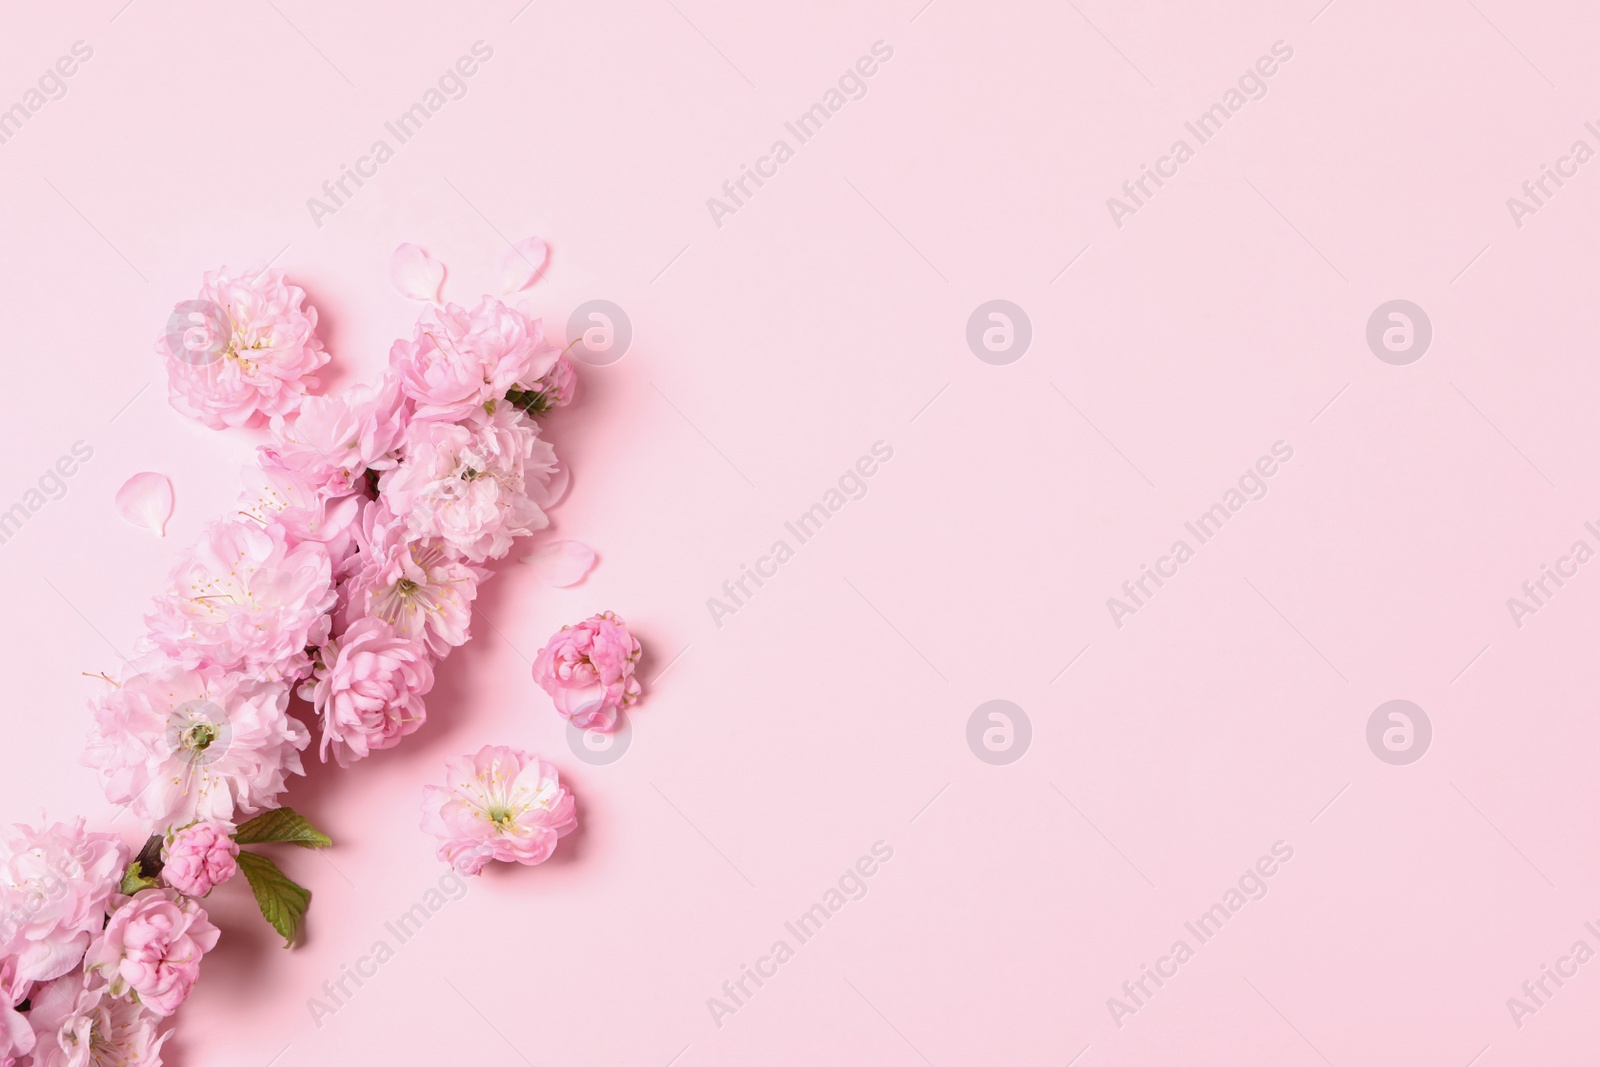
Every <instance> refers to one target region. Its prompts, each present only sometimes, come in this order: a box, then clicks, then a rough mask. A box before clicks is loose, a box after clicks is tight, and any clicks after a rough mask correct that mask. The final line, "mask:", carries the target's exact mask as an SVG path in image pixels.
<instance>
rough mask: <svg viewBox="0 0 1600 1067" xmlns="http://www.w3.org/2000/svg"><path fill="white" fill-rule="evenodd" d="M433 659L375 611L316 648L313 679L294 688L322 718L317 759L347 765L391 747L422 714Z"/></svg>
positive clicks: (419, 722) (411, 729) (413, 729)
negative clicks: (331, 759)
mask: <svg viewBox="0 0 1600 1067" xmlns="http://www.w3.org/2000/svg"><path fill="white" fill-rule="evenodd" d="M432 688H433V660H432V658H431V657H430V656H429V655H428V649H427V646H426V645H424V644H423V643H422V642H421V641H419V640H415V639H413V638H410V637H404V636H402V635H400V634H398V633H396V632H395V629H394V627H392V626H390V625H389V624H388V623H387V622H384V621H383V620H382V619H380V618H377V617H375V616H368V617H367V618H364V619H361V620H360V621H358V622H357V623H356V624H355V625H354V626H351V627H350V628H349V629H348V630H346V631H345V632H344V633H342V634H340V635H339V637H338V638H337V639H336V640H334V641H333V642H331V643H330V644H328V645H326V646H324V647H323V649H322V651H321V662H320V663H319V664H318V666H317V671H316V680H315V681H308V682H306V683H305V684H304V685H302V686H301V687H300V696H301V697H302V698H304V699H306V700H309V701H311V703H312V705H313V706H314V707H315V708H316V709H317V713H318V714H319V715H320V716H321V717H322V758H323V760H324V761H326V760H327V758H328V753H329V751H330V750H331V751H332V752H333V755H334V758H335V759H337V760H338V761H339V766H341V767H348V766H349V765H350V764H351V763H354V762H355V761H356V760H358V759H365V758H366V757H367V756H368V755H369V754H370V753H372V752H376V751H378V750H379V749H385V748H393V747H394V746H395V745H397V744H399V743H400V739H401V738H402V737H405V736H407V735H408V734H411V733H415V732H416V730H417V728H418V727H419V726H421V725H422V723H423V720H424V719H425V718H426V717H427V708H426V706H425V705H424V703H423V699H422V698H423V697H425V696H427V695H428V691H429V690H431V689H432Z"/></svg>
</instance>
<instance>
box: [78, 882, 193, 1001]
mask: <svg viewBox="0 0 1600 1067" xmlns="http://www.w3.org/2000/svg"><path fill="white" fill-rule="evenodd" d="M220 934H221V932H220V931H219V930H218V929H217V928H216V927H215V926H212V925H211V922H210V920H208V919H207V918H206V913H205V909H204V908H202V907H200V905H199V904H198V903H196V902H195V901H193V900H191V899H189V898H188V897H185V896H182V895H180V894H179V893H178V891H177V890H176V889H156V888H151V889H141V890H139V892H137V893H135V894H134V895H133V896H131V897H128V898H126V899H125V902H124V903H123V904H122V905H121V906H120V907H118V908H117V910H116V911H114V912H112V913H111V921H110V922H108V923H106V928H105V931H104V932H103V933H102V934H101V935H100V936H99V937H98V938H96V939H95V941H94V943H93V944H92V945H90V946H89V951H88V953H87V954H85V956H84V959H83V966H84V970H85V971H87V972H88V973H89V976H90V977H91V979H94V978H104V979H105V981H106V983H107V985H106V988H107V990H108V991H109V992H110V993H111V995H112V996H114V997H131V998H134V999H136V1000H137V1001H138V1003H140V1004H142V1005H143V1006H144V1007H145V1008H147V1009H149V1010H150V1011H152V1012H154V1013H155V1014H157V1015H161V1016H167V1015H171V1014H172V1013H173V1012H175V1011H177V1010H178V1006H179V1005H180V1004H182V1003H183V1002H184V1001H185V1000H186V999H188V996H189V991H190V990H191V989H193V988H194V983H195V980H196V979H197V978H199V977H200V958H201V957H202V956H204V955H205V954H206V953H207V952H210V951H211V950H212V949H213V948H215V947H216V946H217V938H218V937H219V936H220Z"/></svg>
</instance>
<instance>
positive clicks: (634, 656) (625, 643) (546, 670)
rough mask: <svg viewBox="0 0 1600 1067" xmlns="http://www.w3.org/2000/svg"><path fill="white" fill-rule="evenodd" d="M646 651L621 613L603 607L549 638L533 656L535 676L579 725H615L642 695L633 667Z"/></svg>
mask: <svg viewBox="0 0 1600 1067" xmlns="http://www.w3.org/2000/svg"><path fill="white" fill-rule="evenodd" d="M641 651H642V650H641V649H640V647H639V642H638V640H637V639H636V638H635V637H634V636H633V635H632V634H631V633H629V632H628V624H627V623H626V622H624V621H623V619H622V617H621V616H620V615H617V614H615V613H614V612H610V611H604V612H601V613H600V614H599V615H594V616H591V617H590V618H587V619H585V620H584V621H583V622H580V623H578V625H576V626H563V627H562V628H561V630H560V631H559V632H558V633H556V635H555V636H554V637H552V638H550V641H549V642H548V643H547V644H546V645H545V646H544V648H542V649H540V650H539V654H538V655H537V656H535V657H533V680H534V681H536V682H538V683H539V685H540V687H542V688H543V689H544V691H545V692H546V693H549V694H550V699H551V700H552V701H553V702H554V703H555V706H556V710H557V711H559V712H560V713H561V715H562V717H563V718H566V719H570V720H571V721H572V724H573V725H574V726H577V727H579V728H580V729H584V730H610V729H612V728H613V727H615V726H616V724H617V712H618V710H619V709H621V708H624V707H629V706H632V705H633V704H634V703H635V702H636V701H637V700H638V699H639V691H640V690H639V681H638V679H637V678H635V677H634V676H633V670H634V667H635V666H637V664H638V662H639V655H640V653H641Z"/></svg>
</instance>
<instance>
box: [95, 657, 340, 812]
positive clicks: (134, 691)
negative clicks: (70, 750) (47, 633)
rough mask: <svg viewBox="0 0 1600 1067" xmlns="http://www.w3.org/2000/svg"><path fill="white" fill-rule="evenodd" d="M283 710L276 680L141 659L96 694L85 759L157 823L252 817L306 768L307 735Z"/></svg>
mask: <svg viewBox="0 0 1600 1067" xmlns="http://www.w3.org/2000/svg"><path fill="white" fill-rule="evenodd" d="M288 707H289V688H288V685H287V684H286V683H284V682H273V681H269V680H266V679H262V678H257V677H253V676H251V675H248V674H244V673H239V672H230V671H225V670H223V669H221V668H220V667H202V668H198V669H190V668H188V667H185V666H183V665H182V664H180V663H176V662H172V661H169V660H165V659H163V658H162V657H160V656H151V657H147V658H146V659H145V660H143V661H141V662H140V663H138V664H136V669H135V668H130V670H129V672H128V674H127V676H126V677H124V678H123V679H122V681H121V684H120V685H118V686H116V687H115V688H113V689H112V690H111V691H110V692H109V693H106V694H105V695H104V696H102V697H100V698H99V699H98V700H96V701H95V705H94V724H93V726H92V727H91V729H90V734H89V745H88V748H87V749H86V751H85V753H84V763H86V764H87V765H88V766H90V767H93V768H95V769H97V770H98V771H99V772H100V778H101V784H102V785H103V786H104V787H105V792H106V799H107V800H109V801H111V802H112V803H113V804H125V805H128V806H129V807H130V808H132V810H133V811H134V812H135V813H136V814H137V815H139V816H141V817H143V818H144V819H145V820H146V821H147V822H149V823H152V824H154V826H155V828H156V829H158V830H164V829H167V828H169V827H173V826H187V825H188V824H189V823H192V822H196V821H198V820H201V819H222V820H229V819H232V818H233V815H234V812H235V811H236V810H237V811H241V812H244V813H246V814H251V813H254V812H257V811H260V810H262V809H264V808H269V807H272V806H274V805H273V802H274V801H275V800H276V798H277V796H278V794H279V793H281V792H283V788H284V784H285V781H286V780H287V778H288V776H289V775H291V774H303V773H305V772H304V770H303V768H302V767H301V763H300V752H301V750H303V749H304V748H305V747H306V745H307V744H309V743H310V741H311V735H310V734H309V733H308V732H307V731H306V728H305V727H304V726H303V725H301V723H300V722H299V720H297V719H294V718H291V717H290V716H289V714H288Z"/></svg>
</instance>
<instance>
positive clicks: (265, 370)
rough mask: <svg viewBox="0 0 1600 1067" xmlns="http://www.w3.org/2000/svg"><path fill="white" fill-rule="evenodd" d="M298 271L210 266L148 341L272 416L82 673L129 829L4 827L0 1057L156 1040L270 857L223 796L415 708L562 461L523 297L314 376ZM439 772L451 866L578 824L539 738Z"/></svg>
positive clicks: (539, 338)
mask: <svg viewBox="0 0 1600 1067" xmlns="http://www.w3.org/2000/svg"><path fill="white" fill-rule="evenodd" d="M304 296H305V294H304V293H303V292H302V291H301V290H299V289H297V288H295V287H293V286H289V285H286V284H285V283H284V281H283V278H282V276H281V275H279V274H277V273H276V272H263V273H262V274H260V275H257V276H255V277H254V278H250V277H247V276H245V275H230V274H228V273H226V272H217V273H214V274H211V275H207V277H206V278H205V281H204V285H203V288H202V291H201V294H200V298H199V299H198V300H195V301H188V302H186V303H185V304H182V305H180V306H179V308H178V311H177V312H175V314H174V325H171V326H169V329H168V331H167V333H166V335H165V336H164V337H163V338H162V340H161V341H160V342H159V343H158V347H159V349H160V350H161V351H162V353H163V355H164V356H165V357H166V360H167V364H168V372H169V373H168V378H169V384H170V392H171V399H172V403H173V405H174V407H176V408H178V410H180V411H182V412H184V413H185V414H188V415H190V416H192V417H195V418H197V419H200V420H201V421H202V422H204V423H206V424H207V425H208V426H212V427H223V426H242V425H250V424H259V423H262V422H263V421H265V422H267V423H268V424H269V425H270V429H271V436H272V442H271V444H269V445H266V446H263V447H262V449H261V450H260V454H259V463H258V465H257V466H255V467H253V468H251V469H249V470H247V471H246V483H247V487H246V492H245V495H244V498H243V500H242V501H241V504H240V507H239V509H238V512H237V514H236V515H234V516H233V517H231V518H227V519H222V520H220V521H218V522H215V523H213V524H212V525H211V526H209V527H208V528H207V529H206V530H205V532H204V533H203V534H202V535H201V537H200V540H199V543H197V544H196V545H194V546H193V547H192V548H191V549H190V550H189V551H188V552H187V553H186V554H185V555H184V556H183V557H182V558H181V559H180V560H179V562H178V564H177V565H176V566H175V567H174V568H173V570H172V573H171V575H170V577H169V579H168V581H167V584H166V588H165V589H164V590H163V591H162V592H161V593H160V595H158V596H157V597H156V599H155V602H154V606H153V608H152V610H151V612H150V613H149V614H148V615H147V616H146V618H145V623H146V634H145V637H144V638H143V639H142V640H141V642H140V645H139V648H138V650H137V654H136V657H135V659H134V660H133V662H131V663H129V664H127V665H126V668H125V669H124V670H123V671H122V672H121V673H120V674H119V675H118V676H116V677H115V678H107V681H108V682H109V683H110V684H109V687H108V689H107V691H106V692H105V693H103V694H102V695H101V696H100V697H98V698H97V699H96V700H95V701H94V707H93V711H94V723H93V727H92V730H91V736H90V740H89V744H88V747H87V750H86V752H85V757H84V758H85V762H86V763H87V764H88V765H89V766H91V767H93V768H95V769H96V770H97V771H98V772H99V775H100V778H101V781H102V784H103V785H104V788H105V792H106V796H107V797H108V798H109V799H110V800H111V801H112V802H113V803H116V804H118V805H122V806H125V807H126V808H128V809H130V810H132V811H133V812H134V813H135V814H136V815H137V816H139V817H140V818H141V819H143V820H144V821H145V822H146V823H147V824H148V825H149V826H150V827H151V828H152V829H153V831H154V833H155V836H154V837H152V839H151V842H150V844H148V845H147V846H146V848H145V850H144V852H142V853H140V855H139V857H137V858H134V857H132V856H130V854H129V850H128V848H127V846H126V845H125V844H124V843H123V842H122V840H121V839H120V838H119V837H116V836H114V835H111V834H102V833H93V832H89V831H87V830H85V828H84V826H83V824H82V822H81V821H80V822H79V823H76V824H73V825H64V824H57V825H54V826H50V827H48V828H45V829H39V830H33V829H28V828H25V827H18V828H16V829H15V830H13V831H12V832H11V833H10V834H9V835H7V836H5V837H3V838H0V1067H56V1065H70V1067H83V1065H90V1064H110V1063H115V1064H121V1065H130V1067H158V1065H159V1064H160V1062H161V1060H160V1052H161V1047H162V1044H163V1042H164V1041H165V1040H166V1038H167V1036H168V1031H165V1030H163V1029H162V1023H163V1022H164V1020H165V1019H166V1018H167V1017H168V1016H170V1015H172V1014H173V1013H174V1012H175V1011H176V1010H177V1009H178V1007H179V1005H181V1004H182V1003H183V1002H184V1000H185V999H186V998H187V997H188V995H189V992H190V990H191V989H192V988H193V986H194V983H195V980H196V978H197V976H198V972H199V966H200V962H201V958H202V957H203V956H204V955H205V954H206V953H207V952H209V951H210V950H211V949H212V948H213V947H214V946H215V945H216V942H217V938H218V931H217V928H216V927H215V926H213V925H212V924H211V923H210V922H209V921H208V919H207V917H206V912H205V909H204V908H203V907H202V906H201V904H200V898H202V897H204V896H205V895H206V894H207V893H208V892H210V891H211V889H212V888H213V887H214V886H216V885H218V884H221V883H222V882H225V881H227V880H228V879H229V878H231V877H232V876H233V875H234V874H235V873H237V872H238V871H239V870H241V869H245V871H246V874H251V869H259V866H260V865H262V864H266V865H268V866H270V861H268V860H266V859H265V857H262V856H258V855H255V854H251V855H249V856H248V857H243V858H248V859H250V860H251V861H252V864H251V868H244V867H243V863H242V857H241V853H240V851H239V848H238V843H237V842H236V841H235V835H236V833H237V834H238V840H240V841H243V840H245V837H244V834H243V830H244V829H247V827H240V828H239V830H238V831H236V829H235V825H234V822H235V820H236V819H237V818H238V817H239V816H241V815H245V816H248V815H252V814H255V813H258V812H274V809H278V808H279V804H280V800H279V797H280V794H282V792H283V791H284V789H285V786H286V784H287V781H288V779H289V778H290V777H291V776H292V775H296V774H301V773H303V767H302V764H301V753H302V752H303V751H304V750H305V749H306V748H307V746H308V745H310V743H311V741H312V736H313V733H314V732H315V734H316V735H317V737H318V741H319V752H320V754H321V757H322V758H323V759H324V760H327V759H329V758H330V757H331V758H332V759H334V760H336V761H337V762H338V763H339V764H340V765H341V766H346V765H348V764H349V763H351V762H352V761H355V760H358V759H362V758H364V757H366V756H367V755H369V754H371V753H373V752H376V751H379V750H381V749H386V748H390V747H392V746H393V745H395V744H397V743H398V742H399V741H400V739H401V738H403V737H405V736H406V735H408V734H410V733H412V732H413V731H415V730H416V729H417V728H418V727H419V726H420V725H421V724H422V722H423V720H424V718H425V716H426V705H425V698H426V697H427V695H428V692H429V690H430V689H431V688H432V687H433V681H434V667H435V664H437V662H438V661H439V660H441V659H443V658H444V657H445V656H447V655H449V653H450V650H451V649H453V648H455V647H456V646H458V645H460V644H462V643H463V642H465V641H466V640H467V637H468V633H469V629H470V622H471V608H472V602H473V600H474V598H475V597H476V595H477V587H478V583H479V582H480V581H482V580H483V579H484V578H485V577H486V575H487V565H488V564H489V563H490V562H492V561H494V560H497V559H500V558H502V557H503V556H505V555H506V554H507V552H509V551H510V549H511V546H512V544H513V542H514V541H515V540H516V539H517V538H519V537H522V536H524V535H526V534H529V533H532V532H534V531H536V530H540V529H542V528H544V527H545V526H546V525H548V522H549V520H548V517H547V515H546V512H547V510H548V509H549V508H550V507H551V505H552V504H554V503H555V500H556V498H557V497H559V495H560V493H561V491H562V489H563V487H564V479H563V478H562V477H561V476H560V475H561V472H560V469H559V467H558V464H557V461H556V456H555V452H554V450H553V449H552V448H551V447H550V445H549V443H548V442H547V441H545V440H544V439H543V438H542V437H541V435H540V427H539V424H538V423H537V422H536V421H535V418H534V416H535V415H539V414H543V413H545V412H547V411H549V410H551V409H553V408H556V407H560V406H562V405H564V404H566V403H568V402H570V400H571V399H572V394H573V388H574V382H575V376H574V373H573V368H572V366H571V365H570V364H569V363H568V362H567V360H566V359H565V358H564V357H562V356H561V354H560V353H558V352H557V351H556V350H555V349H554V347H553V346H551V345H548V344H546V342H545V339H544V336H543V332H542V329H541V327H540V324H539V322H538V321H537V320H534V319H531V318H529V317H528V316H527V315H526V314H524V313H522V312H521V311H518V310H515V309H513V308H510V307H508V306H506V305H505V304H503V303H501V302H500V301H499V300H496V299H493V298H488V297H486V298H484V300H483V301H482V302H481V303H480V304H479V305H478V306H477V307H476V308H472V309H466V308H461V307H456V306H454V305H450V306H447V307H444V308H442V309H437V310H432V311H430V312H427V313H425V314H424V315H423V317H422V319H421V320H420V321H419V322H418V324H417V326H416V328H415V331H414V333H413V335H412V336H411V337H410V338H408V339H402V340H399V341H396V342H395V344H394V346H393V349H392V350H391V352H390V362H389V366H388V368H387V370H386V371H385V373H384V375H383V377H382V379H381V380H380V381H379V382H378V383H377V384H376V385H373V386H357V387H353V388H350V389H348V390H346V391H345V392H343V393H341V394H339V395H336V396H318V395H312V394H311V393H310V389H311V388H313V387H315V385H316V380H315V378H314V377H312V372H314V371H315V370H316V369H317V368H319V367H320V366H322V365H323V364H324V363H326V362H327V359H328V357H327V355H326V353H325V352H324V351H323V348H322V345H321V342H320V341H318V339H317V337H316V334H315V327H316V312H315V310H314V309H311V308H309V307H305V306H303V304H304ZM296 698H298V699H299V700H303V701H304V702H306V704H307V705H309V713H308V714H307V713H304V712H302V713H300V714H298V716H297V715H296V714H291V711H292V710H293V707H292V704H291V702H292V701H293V700H295V699H296ZM302 720H305V721H302ZM308 724H309V726H310V727H311V728H308ZM451 785H452V787H453V788H454V789H456V790H457V791H459V792H462V793H466V794H469V795H470V796H471V797H472V798H473V799H474V802H475V803H476V804H477V807H476V808H473V809H472V812H470V813H468V814H467V815H463V809H462V808H461V807H460V806H459V805H455V806H452V805H451V804H449V803H444V802H441V803H439V804H437V805H433V811H434V814H435V816H436V817H437V818H438V819H440V820H442V823H448V824H449V825H450V827H451V830H450V832H449V834H450V837H451V842H450V843H448V844H447V847H445V848H441V857H443V858H445V859H447V860H449V861H450V862H452V863H455V864H456V865H457V866H458V867H459V868H460V869H463V870H469V869H470V870H472V871H474V872H476V870H477V869H479V868H481V867H482V865H483V863H484V862H486V861H487V860H489V859H516V860H519V861H521V862H525V863H528V862H538V861H539V860H542V859H544V858H545V857H547V856H548V855H549V854H550V851H551V850H552V849H553V848H554V847H555V840H556V838H557V837H559V836H560V835H561V834H564V833H566V832H567V831H568V830H570V829H572V827H573V826H574V825H576V817H575V814H574V808H573V801H572V797H571V794H570V793H569V792H568V791H567V790H566V789H565V788H563V787H562V786H561V785H560V783H559V781H558V780H557V777H556V773H555V769H554V768H553V767H551V766H550V765H549V764H548V763H544V762H543V761H541V760H538V759H537V757H528V756H525V755H523V754H520V753H515V752H513V751H512V750H509V749H485V750H484V752H483V753H480V754H479V756H478V757H477V759H476V762H473V761H467V762H465V763H464V764H463V765H462V766H461V767H459V768H457V767H452V770H451ZM275 814H287V815H290V816H292V815H293V813H292V812H288V809H282V811H281V812H276V813H275ZM264 817H266V816H264ZM294 818H298V817H297V816H295V817H294ZM310 833H311V834H313V835H315V832H314V831H311V832H310ZM315 836H316V837H318V838H320V835H315ZM252 840H256V841H262V840H292V841H296V842H297V843H302V844H304V843H307V841H306V838H305V837H304V836H279V837H273V836H260V835H259V834H258V835H257V836H255V837H253V838H252ZM320 843H322V844H325V843H326V839H325V838H321V841H320ZM274 870H275V868H274ZM252 884H253V885H254V876H252ZM302 892H303V891H302ZM296 921H297V919H296ZM275 925H276V923H275ZM280 932H284V928H283V927H280ZM285 936H286V937H288V936H290V935H289V934H285Z"/></svg>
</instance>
